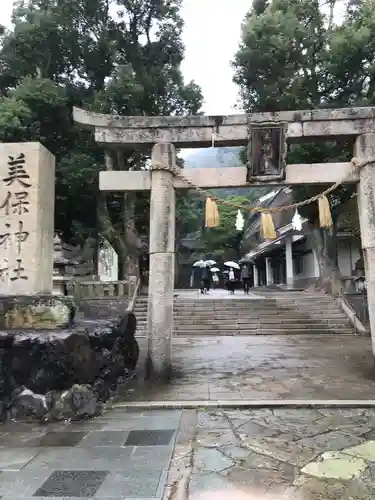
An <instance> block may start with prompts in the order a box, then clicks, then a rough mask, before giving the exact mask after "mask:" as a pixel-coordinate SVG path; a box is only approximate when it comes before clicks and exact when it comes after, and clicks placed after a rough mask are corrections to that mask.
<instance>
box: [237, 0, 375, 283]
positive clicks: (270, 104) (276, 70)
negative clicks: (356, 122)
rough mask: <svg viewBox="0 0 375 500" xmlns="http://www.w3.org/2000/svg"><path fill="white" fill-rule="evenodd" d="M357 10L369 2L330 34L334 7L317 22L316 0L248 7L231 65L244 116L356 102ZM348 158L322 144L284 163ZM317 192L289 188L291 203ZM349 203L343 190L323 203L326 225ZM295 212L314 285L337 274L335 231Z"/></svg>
mask: <svg viewBox="0 0 375 500" xmlns="http://www.w3.org/2000/svg"><path fill="white" fill-rule="evenodd" d="M364 4H374V2H373V1H372V0H371V1H367V2H366V1H364V2H362V6H359V7H358V8H357V9H355V12H351V13H350V15H349V13H348V15H347V18H346V20H345V22H344V23H343V25H342V26H339V27H337V26H334V24H333V17H332V8H333V6H334V2H330V7H331V10H330V14H329V16H325V15H324V14H323V13H322V10H321V8H320V5H319V1H318V0H270V1H267V2H266V1H260V0H256V1H254V2H253V7H252V9H251V10H250V12H249V13H248V14H247V16H246V18H245V21H244V23H243V28H242V39H241V44H240V47H239V50H238V52H237V54H236V55H235V59H234V62H233V66H234V69H235V76H234V81H235V82H236V83H237V84H238V85H239V88H240V92H241V98H242V102H243V104H244V107H245V109H246V110H247V111H249V112H264V111H271V112H273V111H279V110H294V109H296V110H298V109H311V108H316V107H324V106H332V107H337V106H340V107H345V106H347V105H352V104H354V103H358V102H363V90H364V85H362V86H361V85H360V86H359V87H360V88H359V87H358V82H359V81H360V80H361V78H360V72H361V71H362V64H363V59H361V58H360V57H358V55H359V53H358V50H359V46H361V47H362V49H363V50H364V52H367V51H366V49H365V48H363V47H364V45H363V44H362V45H361V42H360V41H359V40H361V41H362V42H363V40H364V34H363V32H362V34H361V35H360V34H359V33H358V29H359V28H360V27H361V26H359V25H358V20H359V17H360V14H359V13H360V12H362V11H363V9H365V8H364ZM367 9H369V5H367ZM370 10H371V9H370ZM366 12H369V10H367V11H366ZM372 12H374V10H372ZM370 17H371V16H370ZM372 22H373V20H372ZM353 23H354V24H353ZM356 23H357V24H356ZM348 37H349V38H348ZM351 38H354V39H355V42H356V43H355V44H354V46H353V47H349V45H350V42H349V41H348V40H349V39H351ZM361 55H363V54H361ZM371 55H372V54H371ZM367 56H369V54H367ZM372 67H373V66H372ZM366 71H369V69H367V70H366ZM352 155H353V153H352V144H349V143H347V142H345V143H342V142H341V143H338V142H337V141H327V142H326V143H325V144H304V145H298V146H292V147H291V148H290V151H289V155H288V162H289V163H314V162H326V161H330V160H331V161H343V160H344V161H348V160H349V159H350V158H351V157H352ZM323 189H324V186H321V187H319V189H318V188H312V187H305V186H301V187H299V188H295V189H294V190H293V194H294V200H295V201H301V200H302V199H306V198H309V197H310V196H312V195H314V194H317V193H318V192H320V191H322V190H323ZM352 197H353V188H350V187H343V188H341V189H338V190H337V191H336V192H335V193H333V194H332V195H331V196H330V203H331V206H332V215H333V219H334V222H336V221H337V218H338V216H339V214H340V210H341V209H342V207H343V206H344V204H345V202H347V201H348V200H349V199H351V198H352ZM301 212H302V215H304V216H305V217H307V218H308V220H309V222H310V229H311V234H312V236H313V241H314V243H315V250H316V253H317V256H318V261H319V267H320V274H321V279H322V281H323V282H327V281H331V279H332V278H335V277H337V274H338V273H337V271H338V266H337V246H336V240H335V230H334V229H333V231H327V230H321V229H320V228H319V227H318V212H317V209H316V206H315V205H311V206H309V207H307V208H306V209H303V210H301ZM333 281H336V280H335V279H333Z"/></svg>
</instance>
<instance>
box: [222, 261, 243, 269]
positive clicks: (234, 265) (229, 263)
mask: <svg viewBox="0 0 375 500" xmlns="http://www.w3.org/2000/svg"><path fill="white" fill-rule="evenodd" d="M224 266H228V267H233V269H239V268H240V266H239V265H238V264H237V262H233V261H232V260H228V262H224Z"/></svg>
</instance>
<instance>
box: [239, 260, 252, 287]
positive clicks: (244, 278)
mask: <svg viewBox="0 0 375 500" xmlns="http://www.w3.org/2000/svg"><path fill="white" fill-rule="evenodd" d="M241 280H242V284H243V291H244V293H247V294H248V293H249V291H250V283H249V269H248V267H247V265H246V264H245V265H243V266H242V268H241Z"/></svg>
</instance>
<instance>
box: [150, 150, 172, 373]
mask: <svg viewBox="0 0 375 500" xmlns="http://www.w3.org/2000/svg"><path fill="white" fill-rule="evenodd" d="M151 162H152V165H153V166H156V167H157V166H163V165H164V166H166V167H167V168H175V167H176V152H175V148H174V146H173V144H170V143H164V144H155V145H154V147H153V149H152V155H151ZM151 175H152V182H151V202H150V242H149V254H150V272H149V286H148V289H149V292H148V318H147V323H148V355H147V366H146V377H147V378H151V377H152V379H153V380H155V379H163V378H168V376H169V375H170V373H171V354H172V328H173V295H174V260H175V255H174V253H175V189H174V186H173V174H172V173H171V172H168V171H167V170H153V171H152V174H151Z"/></svg>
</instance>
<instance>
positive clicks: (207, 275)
mask: <svg viewBox="0 0 375 500" xmlns="http://www.w3.org/2000/svg"><path fill="white" fill-rule="evenodd" d="M210 287H211V268H210V266H206V267H205V268H204V269H203V274H202V288H201V293H208V292H209V291H210Z"/></svg>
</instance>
